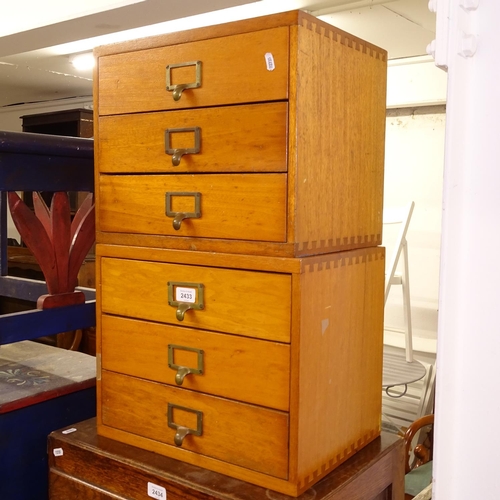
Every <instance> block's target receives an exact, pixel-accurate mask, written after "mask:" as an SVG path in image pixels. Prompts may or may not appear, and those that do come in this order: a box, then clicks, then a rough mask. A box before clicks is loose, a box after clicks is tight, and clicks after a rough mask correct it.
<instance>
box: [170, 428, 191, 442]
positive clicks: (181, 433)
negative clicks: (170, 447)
mask: <svg viewBox="0 0 500 500" xmlns="http://www.w3.org/2000/svg"><path fill="white" fill-rule="evenodd" d="M192 433H193V432H192V430H191V429H189V427H182V426H179V427H177V432H176V433H175V437H174V443H175V445H176V446H182V443H183V441H184V438H185V437H186V436H187V435H188V434H192Z"/></svg>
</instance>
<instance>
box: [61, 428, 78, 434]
mask: <svg viewBox="0 0 500 500" xmlns="http://www.w3.org/2000/svg"><path fill="white" fill-rule="evenodd" d="M75 431H76V428H75V427H71V429H66V430H65V431H62V433H63V434H71V433H72V432H75Z"/></svg>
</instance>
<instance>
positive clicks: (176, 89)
mask: <svg viewBox="0 0 500 500" xmlns="http://www.w3.org/2000/svg"><path fill="white" fill-rule="evenodd" d="M186 66H195V81H194V82H188V83H178V84H173V83H172V69H174V68H184V67H186ZM198 87H201V61H190V62H183V63H177V64H169V65H168V66H167V90H168V91H169V92H172V97H173V98H174V101H178V100H179V99H180V98H181V97H182V92H184V90H186V89H197V88H198Z"/></svg>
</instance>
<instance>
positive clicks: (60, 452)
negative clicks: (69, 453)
mask: <svg viewBox="0 0 500 500" xmlns="http://www.w3.org/2000/svg"><path fill="white" fill-rule="evenodd" d="M53 453H54V456H55V457H62V456H63V455H64V451H63V449H62V448H54V452H53Z"/></svg>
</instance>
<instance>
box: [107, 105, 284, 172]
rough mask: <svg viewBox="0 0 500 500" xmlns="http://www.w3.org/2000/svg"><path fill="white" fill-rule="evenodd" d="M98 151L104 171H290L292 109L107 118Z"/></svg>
mask: <svg viewBox="0 0 500 500" xmlns="http://www.w3.org/2000/svg"><path fill="white" fill-rule="evenodd" d="M98 147H99V169H100V171H101V172H109V173H121V172H128V173H142V172H151V173H155V172H162V173H164V172H168V173H177V172H201V173H204V172H285V171H286V170H287V164H286V148H287V104H286V103H283V102H279V103H271V104H253V105H248V106H226V107H218V108H208V109H197V110H185V111H169V112H164V113H141V114H134V115H119V116H104V117H101V118H100V119H99V143H98Z"/></svg>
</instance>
